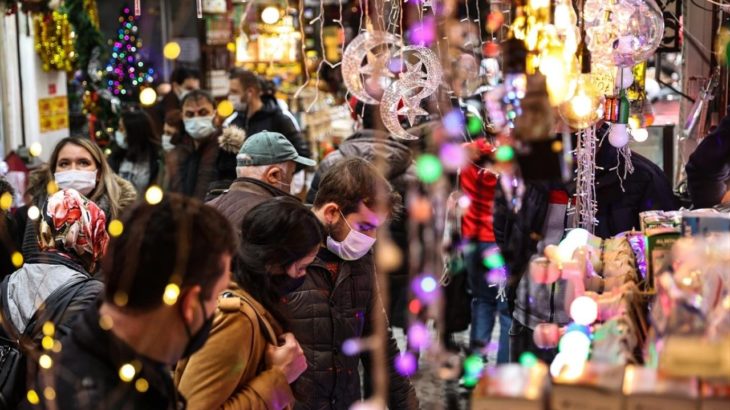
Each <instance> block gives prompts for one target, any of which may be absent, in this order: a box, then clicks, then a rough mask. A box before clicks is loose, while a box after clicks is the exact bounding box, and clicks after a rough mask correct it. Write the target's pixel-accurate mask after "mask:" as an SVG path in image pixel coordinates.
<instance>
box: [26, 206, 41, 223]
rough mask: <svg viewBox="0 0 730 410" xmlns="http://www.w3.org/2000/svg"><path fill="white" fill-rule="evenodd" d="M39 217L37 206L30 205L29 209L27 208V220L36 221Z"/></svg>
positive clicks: (39, 212) (39, 211)
mask: <svg viewBox="0 0 730 410" xmlns="http://www.w3.org/2000/svg"><path fill="white" fill-rule="evenodd" d="M40 216H41V210H40V209H38V207H37V206H35V205H31V207H30V208H28V219H30V220H31V221H35V220H37V219H38V218H39V217H40Z"/></svg>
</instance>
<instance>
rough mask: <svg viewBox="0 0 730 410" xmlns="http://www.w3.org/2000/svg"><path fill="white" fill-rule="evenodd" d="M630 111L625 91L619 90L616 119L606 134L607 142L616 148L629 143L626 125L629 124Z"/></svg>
mask: <svg viewBox="0 0 730 410" xmlns="http://www.w3.org/2000/svg"><path fill="white" fill-rule="evenodd" d="M630 109H631V107H630V103H629V99H628V98H627V97H626V91H625V90H621V94H619V98H618V118H617V119H616V123H614V124H612V125H611V131H610V132H609V134H608V142H609V143H610V144H611V145H613V146H614V147H616V148H621V147H624V146H625V145H626V144H628V143H629V134H628V129H627V127H628V125H627V124H628V123H629V113H630Z"/></svg>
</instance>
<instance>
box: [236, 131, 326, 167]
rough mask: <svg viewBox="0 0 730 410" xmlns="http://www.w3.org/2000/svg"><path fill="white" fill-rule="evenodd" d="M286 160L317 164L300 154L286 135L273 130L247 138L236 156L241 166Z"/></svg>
mask: <svg viewBox="0 0 730 410" xmlns="http://www.w3.org/2000/svg"><path fill="white" fill-rule="evenodd" d="M286 161H294V162H296V163H297V164H301V165H304V166H307V167H313V166H314V165H316V164H317V163H316V162H314V161H313V160H311V159H309V158H305V157H303V156H301V155H299V154H298V153H297V150H296V149H295V148H294V145H292V143H291V142H289V140H288V139H286V137H285V136H283V135H282V134H279V133H278V132H271V131H261V132H258V133H256V134H253V135H251V136H249V137H248V138H246V140H245V141H244V142H243V145H242V146H241V149H240V150H239V151H238V155H237V156H236V163H237V164H238V166H239V167H255V166H259V165H272V164H279V163H282V162H286Z"/></svg>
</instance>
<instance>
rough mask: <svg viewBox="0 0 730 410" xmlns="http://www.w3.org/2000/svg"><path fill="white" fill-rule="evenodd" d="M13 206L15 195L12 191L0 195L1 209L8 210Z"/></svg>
mask: <svg viewBox="0 0 730 410" xmlns="http://www.w3.org/2000/svg"><path fill="white" fill-rule="evenodd" d="M11 206H13V195H11V194H10V192H6V193H4V194H3V195H2V196H0V209H2V210H3V211H7V210H8V209H10V207H11Z"/></svg>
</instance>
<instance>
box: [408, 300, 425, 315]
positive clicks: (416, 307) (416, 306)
mask: <svg viewBox="0 0 730 410" xmlns="http://www.w3.org/2000/svg"><path fill="white" fill-rule="evenodd" d="M421 308H423V305H421V301H420V300H418V299H413V300H411V301H410V303H408V311H409V312H411V314H412V315H417V314H419V313H421Z"/></svg>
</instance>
